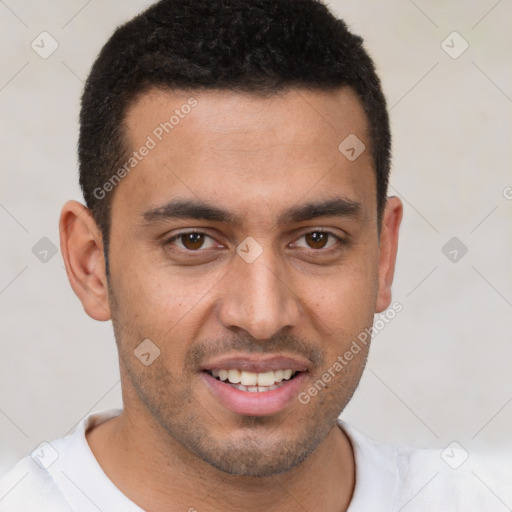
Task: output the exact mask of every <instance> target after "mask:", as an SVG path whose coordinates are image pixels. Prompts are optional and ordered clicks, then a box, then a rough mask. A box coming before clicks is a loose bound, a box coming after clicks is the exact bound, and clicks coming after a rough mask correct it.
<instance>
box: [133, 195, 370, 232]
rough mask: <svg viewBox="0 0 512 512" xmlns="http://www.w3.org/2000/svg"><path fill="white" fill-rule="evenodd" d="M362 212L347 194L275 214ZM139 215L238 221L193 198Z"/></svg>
mask: <svg viewBox="0 0 512 512" xmlns="http://www.w3.org/2000/svg"><path fill="white" fill-rule="evenodd" d="M362 213H363V208H362V206H361V203H359V202H357V201H354V200H352V199H349V198H347V197H335V198H332V199H326V200H323V201H316V202H309V203H306V204H303V205H300V206H292V207H291V208H289V209H288V210H285V211H284V212H282V213H281V214H280V215H279V217H278V219H277V223H278V224H286V223H290V222H302V221H306V220H312V219H315V218H317V217H348V218H360V217H361V216H362ZM142 217H143V219H144V221H145V223H146V224H151V223H153V222H162V221H165V220H173V219H196V220H207V221H212V222H222V223H226V224H233V225H241V224H242V217H241V216H239V215H236V214H235V213H233V212H230V211H228V210H225V209H222V208H219V207H218V206H215V205H212V204H209V203H207V202H204V201H200V200H195V199H174V200H172V201H170V202H168V203H167V204H165V205H163V206H159V207H156V208H152V209H150V210H147V211H145V212H144V213H143V214H142Z"/></svg>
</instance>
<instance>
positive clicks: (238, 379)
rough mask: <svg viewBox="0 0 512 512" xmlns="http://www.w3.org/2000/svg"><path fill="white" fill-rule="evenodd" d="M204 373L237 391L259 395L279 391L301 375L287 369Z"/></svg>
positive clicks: (226, 370)
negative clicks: (257, 371)
mask: <svg viewBox="0 0 512 512" xmlns="http://www.w3.org/2000/svg"><path fill="white" fill-rule="evenodd" d="M205 372H206V373H208V374H209V375H211V376H212V377H213V378H215V379H216V380H218V381H221V382H223V383H224V384H228V385H230V386H231V387H233V388H235V389H238V390H239V391H246V392H249V393H261V392H267V391H273V390H274V389H279V388H280V387H281V386H283V385H284V384H286V383H287V382H289V381H290V380H293V379H294V378H295V377H297V375H298V374H299V373H302V372H297V371H295V370H291V369H289V368H288V369H283V370H271V371H268V372H260V373H256V372H248V371H245V370H238V369H236V368H230V369H225V370H224V369H223V370H205Z"/></svg>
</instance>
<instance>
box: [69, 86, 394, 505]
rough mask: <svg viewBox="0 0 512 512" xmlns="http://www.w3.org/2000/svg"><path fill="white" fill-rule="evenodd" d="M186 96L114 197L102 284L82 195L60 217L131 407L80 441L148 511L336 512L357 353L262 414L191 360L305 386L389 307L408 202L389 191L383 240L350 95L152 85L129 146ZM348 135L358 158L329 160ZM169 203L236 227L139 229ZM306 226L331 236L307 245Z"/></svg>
mask: <svg viewBox="0 0 512 512" xmlns="http://www.w3.org/2000/svg"><path fill="white" fill-rule="evenodd" d="M190 97H194V98H195V99H196V100H197V102H198V104H197V106H196V107H195V108H194V109H192V111H191V112H190V113H189V114H188V115H187V116H185V117H184V119H181V120H180V122H179V124H177V125H176V126H175V127H174V129H173V130H172V132H171V133H169V134H167V135H166V136H165V137H164V138H163V140H162V141H161V142H160V143H159V144H158V145H157V146H156V148H154V149H152V150H151V151H150V153H149V154H148V155H147V156H146V157H145V158H144V159H143V160H142V161H141V162H140V163H139V164H138V165H137V167H136V168H135V169H134V170H132V171H131V172H130V173H129V174H128V175H127V176H126V177H125V178H123V180H122V181H121V183H119V184H118V185H117V187H116V189H115V193H114V196H113V202H112V228H111V236H110V248H109V260H110V282H107V279H106V275H105V261H104V258H103V241H102V237H101V234H100V231H99V229H98V227H97V225H96V223H95V222H94V219H93V217H92V214H91V212H90V211H89V210H87V208H85V206H83V205H81V204H80V203H78V202H76V201H69V202H68V203H66V204H65V206H64V207H63V210H62V214H61V220H60V227H61V247H62V252H63V256H64V260H65V263H66V269H67V273H68V276H69V279H70V283H71V285H72V287H73V289H74V291H75V293H76V294H77V295H78V297H79V298H80V300H81V302H82V304H83V307H84V309H85V311H86V313H87V314H88V315H89V316H91V317H92V318H94V319H96V320H100V321H105V320H109V319H112V321H113V325H114V331H115V336H116V342H117V345H118V350H119V356H120V371H121V383H122V390H123V403H124V412H123V414H121V416H119V417H118V418H115V419H111V420H109V421H107V422H105V423H103V424H102V425H100V426H98V427H96V428H94V429H92V430H90V431H89V432H88V433H87V440H88V442H89V445H90V447H91V449H92V451H93V453H94V455H95V457H96V458H97V460H98V462H99V464H100V465H101V467H102V468H103V470H104V471H105V473H106V474H107V476H108V477H109V478H110V479H111V480H112V481H113V482H114V484H115V485H116V486H117V487H118V488H119V489H120V490H121V491H122V492H124V493H125V494H126V495H127V496H128V497H129V498H130V499H131V500H132V501H134V502H135V503H137V504H138V505H139V506H140V507H142V508H143V509H144V510H148V511H155V512H156V511H164V510H166V511H174V510H176V511H177V510H189V509H190V508H191V507H194V508H195V509H197V510H198V511H199V512H200V511H201V510H209V511H217V510H218V511H220V510H222V511H231V510H233V511H235V510H245V511H252V510H262V509H265V510H268V511H274V510H275V511H277V510H279V511H280V512H283V511H291V510H294V511H296V510H297V507H299V505H300V506H301V507H303V509H305V510H322V511H333V512H334V511H336V512H339V511H343V510H346V508H347V507H348V504H349V503H350V499H351V496H352V493H353V489H354V483H355V464H354V457H353V452H352V448H351V445H350V442H349V440H348V438H347V437H346V435H345V434H344V432H343V431H342V430H341V429H340V428H338V427H337V425H336V419H337V418H338V416H339V414H340V413H341V411H342V410H343V409H344V407H345V406H346V404H347V403H348V401H349V400H350V398H351V396H352V394H353V392H354V390H355V389H356V387H357V385H358V383H359V380H360V377H361V373H362V371H363V368H364V365H365V361H366V356H367V351H368V348H364V349H363V350H362V351H361V352H360V353H359V354H357V356H355V357H354V359H353V360H352V361H351V362H350V364H348V365H347V366H346V367H345V368H344V369H343V371H342V372H340V373H338V374H337V375H336V377H335V378H333V379H332V380H331V382H330V383H329V385H328V387H326V388H325V389H323V390H322V391H321V392H319V393H318V395H317V396H315V397H312V399H311V401H310V402H309V403H308V404H306V405H304V404H302V403H300V402H299V401H298V400H292V401H291V402H290V403H289V404H288V405H286V407H285V408H284V409H282V410H281V411H279V412H278V413H276V414H271V415H265V416H263V415H240V414H235V413H233V412H231V411H229V410H227V409H226V408H225V407H223V406H222V405H221V404H220V403H219V402H218V401H217V400H216V399H215V397H214V396H213V395H212V393H211V392H210V390H209V389H208V388H207V386H206V385H205V384H204V382H203V379H202V373H201V365H202V364H203V363H207V362H208V361H211V360H212V358H214V357H218V356H220V355H229V356H231V355H233V356H236V355H242V356H245V355H252V356H253V357H254V355H255V354H256V356H257V355H268V354H279V355H286V356H292V357H293V356H295V357H300V358H301V359H303V360H305V361H307V362H308V364H309V371H308V373H307V375H306V379H305V381H304V383H303V386H302V387H301V389H300V391H304V390H307V388H309V387H310V386H311V385H312V384H313V383H314V382H315V381H317V380H318V378H319V377H320V376H321V375H322V373H324V372H325V371H326V370H327V369H328V368H329V367H331V366H332V365H333V363H334V362H335V361H336V359H337V357H338V356H339V355H342V354H344V353H345V352H346V350H347V349H348V348H349V346H350V344H351V343H352V341H353V340H354V339H356V337H357V335H358V334H359V333H360V332H362V331H363V330H364V329H365V328H369V327H371V325H372V323H373V315H374V313H378V312H382V311H384V310H385V309H386V308H387V307H388V306H389V305H390V302H391V284H392V280H393V273H394V266H395V258H396V252H397V245H398V231H399V225H400V221H401V217H402V204H401V202H400V200H399V199H398V198H396V197H392V198H388V201H387V204H386V207H385V211H384V215H383V220H382V226H381V229H380V232H379V229H378V224H377V202H376V182H375V179H376V178H375V171H374V168H373V161H372V158H371V154H370V151H369V148H370V141H369V139H368V134H367V132H368V126H367V120H366V117H365V115H364V112H363V110H362V107H361V105H360V102H359V100H358V98H357V96H356V95H355V93H354V92H353V91H352V90H351V89H348V88H341V89H338V90H336V91H330V92H320V91H306V90H298V89H295V90H289V91H287V92H284V93H280V94H278V95H277V94H276V95H272V96H268V97H266V98H262V97H258V96H255V95H249V94H242V93H235V92H227V91H221V92H218V91H217V92H216V91H209V92H197V91H194V92H191V93H185V92H180V93H178V92H172V93H171V92H168V91H161V90H160V91H159V90H152V91H149V92H146V93H144V94H143V95H142V96H141V97H140V98H139V99H138V100H137V101H136V102H135V103H134V104H133V105H132V107H131V108H130V109H129V111H128V112H127V116H126V130H127V137H128V141H129V144H130V146H131V147H132V148H133V150H136V149H137V148H139V147H140V146H141V145H142V144H144V142H145V141H146V138H147V136H148V135H149V134H151V133H152V132H153V130H154V129H155V127H157V126H158V125H159V124H160V123H161V122H163V121H165V120H167V119H168V118H169V116H170V115H171V114H172V113H173V111H174V110H175V109H179V108H180V107H181V106H182V105H184V104H185V103H186V102H187V100H188V99H189V98H190ZM349 134H356V135H357V137H358V138H359V139H360V140H361V141H363V143H364V144H365V146H366V148H367V149H366V151H364V152H363V153H362V154H361V155H360V156H359V157H358V158H357V159H356V160H355V161H352V162H351V161H349V160H348V159H347V158H346V157H345V156H344V155H343V154H342V153H341V152H340V151H339V150H338V145H339V144H340V142H341V141H343V140H344V139H345V138H346V137H347V136H348V135H349ZM339 197H343V198H345V199H348V200H350V201H352V202H353V203H358V205H359V209H358V211H357V212H356V213H355V214H350V215H337V216H332V215H331V216H328V215H323V216H321V217H315V218H311V219H309V220H300V221H295V220H288V221H286V222H279V218H280V215H281V214H282V213H283V212H284V211H285V210H287V209H289V208H292V207H298V206H302V205H305V204H308V203H317V202H321V201H325V200H327V199H333V198H339ZM176 198H181V199H191V200H201V201H204V202H207V203H209V204H211V205H214V206H216V207H218V208H222V209H224V210H227V211H229V212H231V213H232V214H233V215H234V216H238V217H239V219H238V220H239V222H238V223H233V222H232V220H228V221H226V222H221V221H212V220H204V219H196V218H187V219H176V218H174V219H173V218H170V219H169V218H160V217H158V218H157V220H153V221H151V222H148V221H147V220H145V219H144V216H143V214H144V212H147V211H148V210H154V209H158V208H159V207H161V206H162V205H165V204H166V203H168V202H169V201H171V200H173V199H176ZM190 229H197V230H199V231H201V232H205V233H206V234H207V235H208V236H207V237H204V245H202V246H201V243H200V240H199V243H195V244H192V243H189V242H187V239H185V240H184V239H183V238H179V237H178V238H174V239H173V240H172V241H169V238H171V237H173V236H175V235H177V234H183V233H184V232H187V230H188V231H190ZM315 230H316V231H319V230H320V231H329V232H331V233H333V234H334V235H335V236H339V237H340V239H341V240H342V241H341V242H340V241H338V240H337V239H336V238H335V237H325V238H324V239H322V240H323V242H320V243H318V238H314V237H313V238H312V236H311V233H314V232H315ZM308 234H309V235H308ZM249 236H250V237H253V238H254V239H255V240H256V241H257V243H258V244H259V245H260V246H261V248H262V253H261V254H260V255H259V256H258V257H257V259H256V260H255V261H254V262H252V263H248V262H246V261H245V260H244V259H243V258H241V257H240V256H239V254H237V252H236V248H237V246H238V245H239V244H240V243H241V242H242V241H244V240H245V239H246V238H247V237H249ZM316 236H317V237H318V235H316ZM324 244H325V245H324ZM147 338H149V339H150V340H151V341H152V342H153V343H154V344H155V345H156V346H157V347H158V348H159V350H160V356H159V357H158V358H157V359H155V361H154V362H152V364H150V365H149V366H145V365H143V364H142V363H141V362H140V361H139V360H138V359H137V358H136V357H135V355H134V350H135V349H136V347H137V346H138V345H139V344H140V343H141V341H142V340H144V339H147ZM299 508H300V507H299Z"/></svg>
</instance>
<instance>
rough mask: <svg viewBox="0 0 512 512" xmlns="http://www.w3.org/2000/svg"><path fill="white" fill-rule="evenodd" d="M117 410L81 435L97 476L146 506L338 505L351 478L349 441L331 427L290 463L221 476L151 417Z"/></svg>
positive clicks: (330, 510)
mask: <svg viewBox="0 0 512 512" xmlns="http://www.w3.org/2000/svg"><path fill="white" fill-rule="evenodd" d="M141 417H142V418H146V417H145V416H144V415H141V414H137V415H136V421H132V417H131V416H130V415H129V414H128V413H127V412H126V411H125V412H124V413H123V414H121V415H120V416H119V417H117V418H113V419H111V420H109V421H106V422H105V423H103V424H101V425H99V426H97V427H96V428H94V429H92V430H90V431H89V432H88V433H87V441H88V443H89V446H90V447H91V450H92V452H93V454H94V456H95V457H96V459H97V461H98V463H99V464H100V466H101V467H102V469H103V471H104V472H105V474H106V475H107V476H108V477H109V478H110V480H112V482H113V483H114V484H115V485H116V486H117V488H118V489H119V490H120V491H121V492H123V493H124V494H125V495H126V496H127V497H128V498H129V499H130V500H132V501H133V502H134V503H136V504H137V505H138V506H139V507H141V508H143V509H144V510H147V511H148V512H160V511H164V510H165V511H166V512H169V511H171V512H173V511H175V510H176V511H178V510H180V511H183V510H189V511H191V512H193V511H194V510H197V512H202V511H203V510H208V511H212V512H217V511H223V512H230V511H238V510H245V511H247V512H252V511H260V510H262V509H263V508H264V509H265V510H266V511H268V512H274V511H276V512H277V511H279V512H288V511H290V512H291V511H294V512H295V511H296V510H297V508H299V509H301V508H303V509H305V510H323V511H326V512H342V511H345V510H346V509H347V507H348V504H349V503H350V499H351V496H352V492H353V488H354V481H355V464H354V456H353V453H352V447H351V445H350V442H349V440H348V438H347V436H346V434H345V433H344V432H343V431H342V430H341V429H340V428H339V427H338V426H337V425H336V426H333V428H332V429H331V430H330V431H329V433H328V435H327V436H326V438H325V439H324V440H323V441H322V442H321V443H320V445H319V446H318V447H317V448H316V449H315V450H314V452H313V453H312V454H310V456H309V457H308V458H307V459H306V460H305V461H303V462H302V463H301V464H299V465H298V466H296V467H294V468H293V469H291V470H289V471H286V472H283V473H280V474H277V475H274V476H268V477H251V476H237V475H229V474H227V473H224V472H221V471H219V470H217V469H215V468H213V467H212V466H210V465H209V464H207V463H205V462H204V461H202V460H201V459H199V458H198V457H196V456H195V455H194V454H191V453H190V452H189V451H188V450H186V449H185V448H184V447H183V446H181V445H180V444H179V443H177V442H176V441H174V440H173V439H170V438H169V436H168V435H167V434H166V433H165V432H163V431H162V429H161V428H160V427H159V426H158V425H156V424H155V423H154V422H153V421H151V420H147V419H144V420H143V421H141Z"/></svg>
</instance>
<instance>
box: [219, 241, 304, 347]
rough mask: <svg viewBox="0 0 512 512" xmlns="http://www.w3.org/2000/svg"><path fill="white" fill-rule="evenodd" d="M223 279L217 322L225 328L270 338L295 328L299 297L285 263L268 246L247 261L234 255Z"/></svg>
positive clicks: (298, 313)
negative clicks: (256, 256)
mask: <svg viewBox="0 0 512 512" xmlns="http://www.w3.org/2000/svg"><path fill="white" fill-rule="evenodd" d="M232 265H233V267H232V268H231V271H230V272H229V273H228V275H227V276H226V279H225V280H223V281H224V283H225V289H226V292H225V294H224V296H223V298H222V299H221V305H220V312H219V315H220V321H221V323H222V324H223V325H224V326H225V327H226V328H228V329H231V330H239V329H243V330H245V331H246V332H247V333H249V334H250V335H251V336H252V337H253V338H255V339H258V340H263V339H270V338H271V337H272V336H273V335H275V334H276V333H277V332H278V331H280V330H281V329H284V328H285V327H288V328H289V327H294V326H296V325H297V324H298V322H299V319H300V316H301V307H300V300H299V297H298V296H297V293H296V292H295V291H294V290H293V283H292V282H291V281H290V277H289V276H288V275H287V273H286V272H285V269H284V265H283V264H282V263H281V262H280V261H279V259H278V257H277V256H276V255H274V254H273V252H272V250H271V249H270V248H264V250H263V252H262V254H260V256H259V257H258V258H257V259H256V260H255V261H253V262H252V263H248V262H247V261H245V260H244V259H243V258H241V257H239V256H238V255H235V261H234V262H233V263H232Z"/></svg>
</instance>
